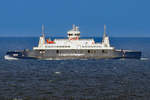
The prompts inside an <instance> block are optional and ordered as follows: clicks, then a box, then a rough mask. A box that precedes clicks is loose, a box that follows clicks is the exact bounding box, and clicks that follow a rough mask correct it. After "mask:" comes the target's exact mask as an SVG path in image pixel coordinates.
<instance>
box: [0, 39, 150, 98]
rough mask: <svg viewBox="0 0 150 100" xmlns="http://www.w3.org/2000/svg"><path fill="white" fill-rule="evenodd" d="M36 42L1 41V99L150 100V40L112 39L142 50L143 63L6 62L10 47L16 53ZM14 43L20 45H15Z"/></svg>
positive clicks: (133, 61)
mask: <svg viewBox="0 0 150 100" xmlns="http://www.w3.org/2000/svg"><path fill="white" fill-rule="evenodd" d="M34 39H35V38H34ZM34 39H31V38H29V39H27V38H22V39H20V38H17V39H16V38H15V39H14V38H13V39H10V38H9V39H8V38H3V39H1V40H0V44H1V46H2V47H3V48H2V49H1V50H0V51H1V53H0V55H1V60H0V99H1V100H5V99H8V100H66V99H67V100H149V99H150V88H149V84H150V81H149V79H150V67H149V66H150V59H149V58H150V53H149V50H150V47H149V46H148V43H149V42H150V39H136V41H135V39H134V40H133V39H112V43H114V44H113V45H116V47H117V46H118V47H119V48H121V47H124V48H127V49H137V48H140V50H141V51H142V52H143V53H144V55H143V58H141V60H137V59H114V60H111V59H105V60H86V59H82V60H31V59H30V60H4V59H3V58H2V57H3V55H5V52H6V51H7V50H8V49H12V48H9V47H13V49H14V50H15V49H18V48H19V49H23V48H24V47H25V48H30V47H33V45H34V44H36V43H34V42H35V40H34ZM37 39H38V38H37ZM6 41H9V42H6ZM15 41H20V43H18V42H15ZM118 41H121V42H118ZM143 41H144V42H143ZM14 43H15V44H16V45H17V46H15V45H13V44H14ZM129 43H130V46H128V44H129ZM22 44H24V45H22ZM135 44H137V45H135Z"/></svg>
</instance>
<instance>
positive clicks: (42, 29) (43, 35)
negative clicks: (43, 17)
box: [42, 24, 44, 37]
mask: <svg viewBox="0 0 150 100" xmlns="http://www.w3.org/2000/svg"><path fill="white" fill-rule="evenodd" d="M42 35H43V37H44V24H42Z"/></svg>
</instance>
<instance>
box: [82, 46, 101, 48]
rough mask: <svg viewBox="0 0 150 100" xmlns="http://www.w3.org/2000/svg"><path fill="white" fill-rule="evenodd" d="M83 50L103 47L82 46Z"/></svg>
mask: <svg viewBox="0 0 150 100" xmlns="http://www.w3.org/2000/svg"><path fill="white" fill-rule="evenodd" d="M82 47H83V48H98V47H101V46H82Z"/></svg>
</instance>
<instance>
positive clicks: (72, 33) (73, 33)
mask: <svg viewBox="0 0 150 100" xmlns="http://www.w3.org/2000/svg"><path fill="white" fill-rule="evenodd" d="M67 33H68V39H69V40H78V39H79V38H80V31H79V27H77V26H75V25H73V28H72V30H69V31H68V32H67Z"/></svg>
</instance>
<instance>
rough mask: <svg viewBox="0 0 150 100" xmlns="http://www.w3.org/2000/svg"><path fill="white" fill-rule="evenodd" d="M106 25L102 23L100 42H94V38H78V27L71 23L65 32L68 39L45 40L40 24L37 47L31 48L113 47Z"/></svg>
mask: <svg viewBox="0 0 150 100" xmlns="http://www.w3.org/2000/svg"><path fill="white" fill-rule="evenodd" d="M105 30H106V26H105V25H104V35H103V39H102V43H95V41H94V39H80V31H79V27H77V26H75V25H73V29H72V30H69V31H68V32H67V34H68V39H54V40H53V41H48V40H47V42H46V40H45V35H44V25H42V36H40V39H39V44H38V47H33V50H51V49H114V47H111V46H110V43H109V37H108V36H106V31H105Z"/></svg>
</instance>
